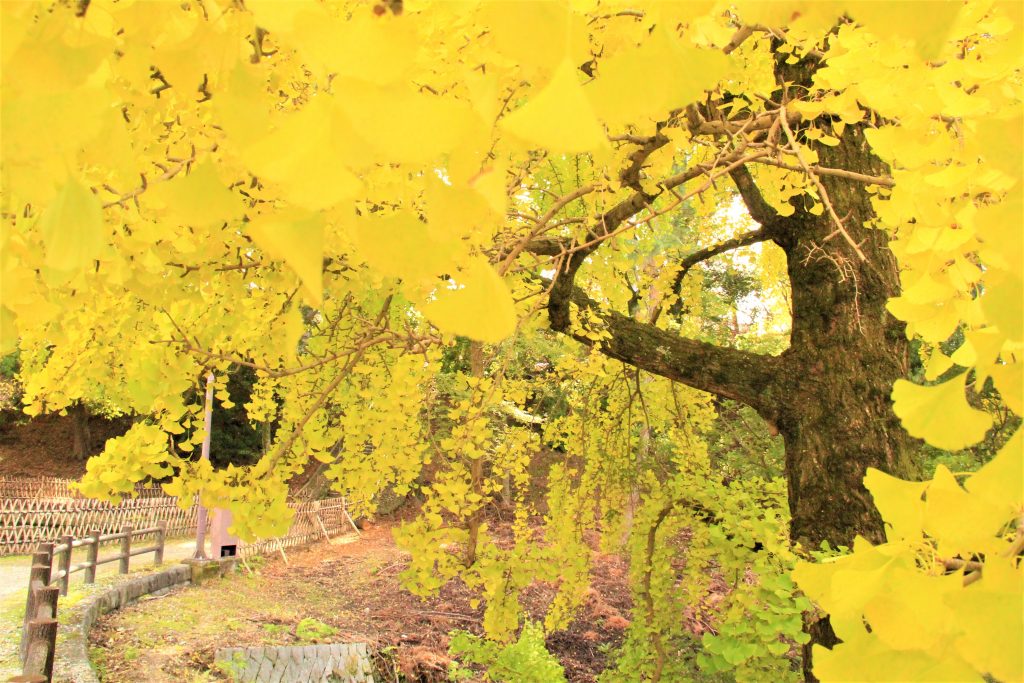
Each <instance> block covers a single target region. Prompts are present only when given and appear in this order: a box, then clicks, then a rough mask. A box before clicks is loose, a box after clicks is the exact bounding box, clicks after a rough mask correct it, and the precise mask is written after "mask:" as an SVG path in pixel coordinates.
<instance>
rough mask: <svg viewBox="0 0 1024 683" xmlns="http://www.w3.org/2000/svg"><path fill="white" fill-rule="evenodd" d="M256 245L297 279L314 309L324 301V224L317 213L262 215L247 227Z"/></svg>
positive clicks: (292, 212) (296, 212)
mask: <svg viewBox="0 0 1024 683" xmlns="http://www.w3.org/2000/svg"><path fill="white" fill-rule="evenodd" d="M248 233H249V235H250V236H251V237H252V238H253V240H254V241H255V242H256V244H257V245H258V246H259V247H260V249H262V250H263V251H265V252H266V253H267V254H269V255H270V256H272V257H273V258H277V259H281V260H282V261H284V262H285V263H287V264H288V265H289V266H290V267H291V268H292V270H294V271H295V273H296V274H297V275H298V276H299V280H300V281H301V282H302V288H303V291H304V292H305V293H306V298H307V300H308V301H309V303H310V304H311V305H313V306H319V305H320V304H321V302H322V301H323V258H324V224H323V217H322V216H320V215H318V214H307V213H302V212H299V211H286V212H281V213H278V214H271V215H268V216H261V217H260V218H258V219H256V220H255V221H253V222H252V223H250V224H249V226H248Z"/></svg>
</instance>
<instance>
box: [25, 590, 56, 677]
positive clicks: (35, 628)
mask: <svg viewBox="0 0 1024 683" xmlns="http://www.w3.org/2000/svg"><path fill="white" fill-rule="evenodd" d="M56 594H57V591H53V595H55V596H56ZM28 639H29V640H28V654H27V656H26V657H25V668H24V669H22V672H23V673H25V674H30V675H31V674H36V675H38V674H42V675H43V676H45V677H46V680H50V678H51V677H52V676H53V655H54V651H55V649H56V647H55V645H56V643H57V620H56V619H54V618H52V617H51V618H49V619H33V620H32V621H31V622H30V623H29V630H28Z"/></svg>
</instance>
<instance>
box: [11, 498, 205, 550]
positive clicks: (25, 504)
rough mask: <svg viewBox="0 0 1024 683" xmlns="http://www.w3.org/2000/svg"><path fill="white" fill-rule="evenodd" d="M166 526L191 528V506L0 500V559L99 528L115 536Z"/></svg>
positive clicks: (155, 501) (162, 501)
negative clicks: (123, 530) (126, 529)
mask: <svg viewBox="0 0 1024 683" xmlns="http://www.w3.org/2000/svg"><path fill="white" fill-rule="evenodd" d="M160 522H166V523H167V533H168V534H170V535H179V534H187V533H189V532H190V531H192V530H194V529H195V525H196V508H195V506H194V505H192V506H189V507H188V508H187V509H185V510H182V509H181V508H180V507H178V501H177V499H176V498H171V497H170V496H167V495H163V496H162V497H159V498H158V497H149V498H141V497H140V498H126V499H124V500H122V501H121V502H120V503H119V504H117V505H111V504H110V503H106V502H104V501H99V500H91V499H89V498H0V555H16V554H22V553H30V552H32V551H33V550H34V549H35V546H36V544H37V543H40V542H42V541H53V540H55V539H58V538H60V537H61V536H64V535H68V536H74V537H75V538H82V537H84V536H87V535H89V534H91V533H92V532H93V530H95V529H99V530H100V532H101V533H105V534H107V533H114V532H117V531H120V530H121V528H122V527H124V526H126V525H127V526H131V527H133V528H135V529H142V528H146V527H152V526H156V525H157V524H159V523H160Z"/></svg>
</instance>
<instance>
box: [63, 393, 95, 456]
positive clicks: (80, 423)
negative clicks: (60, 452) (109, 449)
mask: <svg viewBox="0 0 1024 683" xmlns="http://www.w3.org/2000/svg"><path fill="white" fill-rule="evenodd" d="M68 414H70V415H71V435H72V436H71V454H72V455H73V456H74V458H75V460H85V459H86V458H88V457H89V452H90V450H91V448H92V432H91V431H90V429H89V409H88V408H86V407H85V404H84V403H82V402H81V401H76V402H75V403H74V404H73V405H72V406H71V407H70V408H68Z"/></svg>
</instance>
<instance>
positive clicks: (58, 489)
mask: <svg viewBox="0 0 1024 683" xmlns="http://www.w3.org/2000/svg"><path fill="white" fill-rule="evenodd" d="M73 483H75V480H74V479H60V478H58V477H4V476H0V498H82V497H83V496H82V495H81V494H80V493H78V491H76V490H74V489H73V488H71V484H73ZM135 492H136V493H137V494H138V495H139V496H140V497H147V498H151V497H160V496H163V495H164V492H163V490H162V489H161V488H160V487H159V486H154V485H153V484H137V485H136V486H135Z"/></svg>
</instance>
